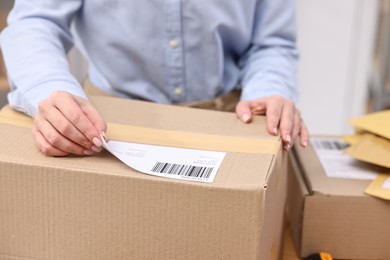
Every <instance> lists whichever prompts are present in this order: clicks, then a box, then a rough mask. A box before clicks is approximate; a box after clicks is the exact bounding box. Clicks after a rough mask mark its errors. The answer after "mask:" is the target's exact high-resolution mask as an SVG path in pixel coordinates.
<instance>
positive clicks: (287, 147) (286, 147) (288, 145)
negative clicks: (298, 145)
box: [284, 143, 291, 151]
mask: <svg viewBox="0 0 390 260" xmlns="http://www.w3.org/2000/svg"><path fill="white" fill-rule="evenodd" d="M290 149H291V144H290V143H288V144H286V145H285V146H284V150H286V151H289V150H290Z"/></svg>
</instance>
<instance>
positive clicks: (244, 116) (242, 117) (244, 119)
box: [241, 113, 250, 123]
mask: <svg viewBox="0 0 390 260" xmlns="http://www.w3.org/2000/svg"><path fill="white" fill-rule="evenodd" d="M241 119H242V121H244V122H245V123H248V121H249V119H250V116H249V115H248V114H246V113H245V114H242V116H241Z"/></svg>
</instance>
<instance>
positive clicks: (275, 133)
mask: <svg viewBox="0 0 390 260" xmlns="http://www.w3.org/2000/svg"><path fill="white" fill-rule="evenodd" d="M272 132H273V133H274V135H278V129H277V128H276V127H275V128H274V129H273V130H272Z"/></svg>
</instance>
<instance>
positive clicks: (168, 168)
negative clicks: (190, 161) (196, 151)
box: [151, 162, 214, 179]
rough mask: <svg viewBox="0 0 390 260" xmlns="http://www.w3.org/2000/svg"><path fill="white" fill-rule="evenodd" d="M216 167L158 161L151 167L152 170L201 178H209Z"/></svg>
mask: <svg viewBox="0 0 390 260" xmlns="http://www.w3.org/2000/svg"><path fill="white" fill-rule="evenodd" d="M213 169H214V167H201V166H194V165H185V164H176V163H167V162H157V163H156V164H155V165H154V166H153V167H152V169H151V171H152V172H157V173H164V174H171V175H178V176H185V177H196V178H200V179H208V178H210V175H211V173H212V171H213Z"/></svg>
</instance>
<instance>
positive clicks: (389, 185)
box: [382, 177, 390, 190]
mask: <svg viewBox="0 0 390 260" xmlns="http://www.w3.org/2000/svg"><path fill="white" fill-rule="evenodd" d="M382 188H383V189H386V190H390V177H389V178H387V179H386V180H385V182H384V183H383V185H382Z"/></svg>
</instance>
